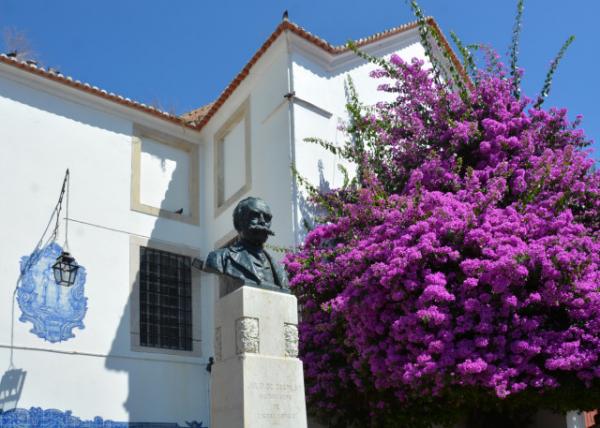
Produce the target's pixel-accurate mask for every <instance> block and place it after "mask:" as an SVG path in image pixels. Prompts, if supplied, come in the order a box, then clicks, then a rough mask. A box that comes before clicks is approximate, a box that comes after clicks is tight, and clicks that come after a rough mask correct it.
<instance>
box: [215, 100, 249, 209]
mask: <svg viewBox="0 0 600 428" xmlns="http://www.w3.org/2000/svg"><path fill="white" fill-rule="evenodd" d="M241 121H244V151H245V153H244V163H245V167H246V171H245V172H246V173H245V181H244V184H243V185H242V187H240V188H239V189H238V190H236V191H235V192H234V194H233V195H231V196H230V197H229V198H227V199H225V182H224V179H225V170H226V164H225V162H226V160H225V159H224V156H223V143H224V141H225V137H226V136H227V135H228V134H229V133H230V132H231V130H233V128H234V127H235V126H236V125H237V124H239V123H240V122H241ZM250 121H251V117H250V98H249V97H248V98H246V99H245V100H244V102H242V104H241V105H240V106H239V107H238V108H237V109H236V111H235V112H234V113H233V114H232V115H231V116H230V117H229V119H227V120H226V121H225V122H224V123H223V125H221V127H220V128H219V130H218V131H217V132H216V133H215V135H214V138H213V140H214V144H213V159H214V164H213V171H214V211H215V217H218V216H219V215H220V214H222V213H223V212H224V211H225V210H226V209H227V208H229V207H230V206H231V205H232V204H233V203H234V202H235V201H237V200H238V199H240V197H241V196H242V195H243V194H244V193H247V192H248V191H249V190H250V188H251V187H252V162H251V158H252V156H251V152H250V150H251V146H252V145H251V134H252V129H251V123H250Z"/></svg>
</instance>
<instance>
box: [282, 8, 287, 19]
mask: <svg viewBox="0 0 600 428" xmlns="http://www.w3.org/2000/svg"><path fill="white" fill-rule="evenodd" d="M281 19H282V20H284V21H287V20H288V11H287V10H284V11H283V16H282V17H281Z"/></svg>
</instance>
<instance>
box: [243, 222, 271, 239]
mask: <svg viewBox="0 0 600 428" xmlns="http://www.w3.org/2000/svg"><path fill="white" fill-rule="evenodd" d="M248 229H249V230H251V231H253V232H257V231H260V232H265V233H267V234H268V235H271V236H275V232H273V231H272V230H271V229H269V228H268V227H267V226H262V225H260V224H253V225H250V226H249V227H248Z"/></svg>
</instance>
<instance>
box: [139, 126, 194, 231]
mask: <svg viewBox="0 0 600 428" xmlns="http://www.w3.org/2000/svg"><path fill="white" fill-rule="evenodd" d="M144 137H146V138H150V139H152V140H154V141H156V142H157V143H159V144H164V145H165V146H169V147H171V148H174V149H177V150H181V151H183V152H185V153H187V155H188V158H189V177H188V183H189V184H188V202H189V206H190V214H189V215H186V214H177V213H174V212H171V211H169V210H165V209H162V208H160V207H155V206H152V205H148V204H144V203H142V202H141V185H142V183H141V182H142V176H141V171H142V139H143V138H144ZM198 168H199V148H198V145H197V144H192V143H190V142H188V141H185V140H182V139H180V138H176V137H173V136H170V135H167V134H165V133H162V132H160V131H157V130H154V129H150V128H146V127H144V126H140V125H134V127H133V135H132V137H131V210H132V211H137V212H140V213H143V214H149V215H152V216H155V217H162V218H168V219H170V220H177V221H180V222H183V223H188V224H192V225H199V224H200V218H199V209H200V207H199V197H200V195H199V185H200V183H199V170H198Z"/></svg>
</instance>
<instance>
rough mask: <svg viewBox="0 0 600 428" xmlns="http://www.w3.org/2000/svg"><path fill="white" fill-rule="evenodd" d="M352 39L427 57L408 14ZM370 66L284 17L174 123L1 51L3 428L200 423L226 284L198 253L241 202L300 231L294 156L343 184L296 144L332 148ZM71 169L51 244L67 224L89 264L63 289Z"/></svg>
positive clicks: (81, 259)
mask: <svg viewBox="0 0 600 428" xmlns="http://www.w3.org/2000/svg"><path fill="white" fill-rule="evenodd" d="M358 44H359V45H360V46H361V48H362V49H363V50H365V51H366V52H368V53H370V54H372V55H377V56H389V55H391V54H393V53H397V54H399V55H400V56H402V57H403V58H405V59H407V60H410V59H411V58H413V57H417V58H421V59H424V58H425V53H424V50H423V48H422V46H421V44H420V42H419V35H418V30H417V28H416V26H415V25H414V24H409V25H406V26H402V27H398V28H395V29H392V30H390V31H388V32H385V33H381V34H377V35H374V36H372V37H369V38H367V39H364V40H361V41H358ZM373 68H374V66H373V65H371V64H367V63H365V61H364V60H363V59H361V58H359V57H357V56H356V55H355V54H354V53H353V52H351V51H349V50H347V49H346V48H344V47H334V46H332V45H330V44H328V43H327V42H325V41H323V40H321V39H319V38H317V37H316V36H314V35H312V34H310V33H308V32H307V31H305V30H304V29H302V28H300V27H298V26H297V25H295V24H293V23H291V22H288V21H284V22H282V23H281V24H280V25H279V26H278V27H277V28H276V30H275V31H274V32H273V34H272V35H271V36H270V37H269V39H268V40H267V41H266V42H265V44H264V45H263V46H262V47H261V48H260V49H259V50H258V51H257V53H256V54H255V55H254V57H253V58H252V59H251V60H250V62H249V63H248V64H247V65H246V67H245V68H244V69H243V70H242V71H241V72H240V74H239V75H238V76H236V78H235V79H234V80H233V81H232V83H231V84H230V85H229V86H228V87H227V88H226V89H225V90H224V92H223V93H222V94H221V96H220V97H219V98H218V99H217V100H216V101H215V102H214V103H212V104H210V105H208V106H205V107H203V108H201V109H198V110H196V111H194V112H190V113H188V114H187V115H184V116H183V117H176V116H172V115H169V114H166V113H163V112H160V111H157V110H156V109H153V108H151V107H148V106H145V105H142V104H139V103H136V102H134V101H131V100H127V99H124V98H122V97H119V96H117V95H114V94H110V93H107V92H106V91H103V90H101V89H98V88H95V87H93V86H90V85H87V84H84V83H80V82H77V81H74V80H72V79H70V78H68V77H65V76H62V75H60V74H56V73H55V72H52V71H48V70H44V69H41V68H38V67H37V66H35V65H33V64H28V63H26V62H21V61H19V60H16V59H14V58H9V57H7V56H5V55H2V56H0V122H1V126H0V174H1V177H2V179H1V180H0V186H1V188H2V191H1V194H2V195H3V201H4V209H3V215H2V220H3V221H2V225H1V226H0V230H1V233H0V237H1V239H2V244H1V245H0V284H1V285H0V291H1V293H2V295H3V296H4V297H3V298H2V299H1V300H0V364H3V365H4V366H0V370H2V371H0V374H2V381H1V384H0V411H3V412H2V413H1V414H0V422H1V424H3V425H4V426H28V425H27V423H30V422H31V421H33V420H44V421H47V422H49V423H50V422H53V421H54V422H56V424H55V425H52V426H61V425H60V423H62V424H67V423H70V424H71V425H68V426H99V427H101V426H111V427H114V426H128V425H132V424H141V423H154V424H157V425H153V426H155V427H159V426H165V427H172V428H175V427H178V426H195V427H200V426H204V427H206V426H210V414H209V413H210V412H209V409H210V403H209V397H210V373H209V371H207V366H208V365H209V358H210V357H212V356H213V326H212V323H213V306H214V303H215V301H216V299H217V298H218V295H219V292H218V290H217V284H216V281H215V279H214V278H212V277H211V276H210V275H206V274H204V273H201V272H200V271H198V270H197V269H194V268H193V267H192V264H193V261H194V259H196V258H197V259H203V258H204V257H205V256H206V255H207V254H208V252H210V251H211V250H212V249H214V248H218V247H220V246H222V245H224V244H225V243H227V242H229V241H230V240H231V239H233V238H234V237H235V231H234V230H233V226H232V211H233V208H234V206H235V204H236V203H237V202H238V201H239V200H240V199H242V198H244V197H246V196H249V195H254V196H260V197H262V198H263V199H265V200H266V201H267V202H268V203H269V204H270V206H271V209H272V211H273V213H274V220H273V230H274V231H275V233H276V234H277V235H276V237H274V238H272V240H271V241H270V243H271V244H273V245H275V246H278V247H283V248H293V247H294V246H297V245H298V244H299V243H300V242H301V241H302V237H303V235H304V233H305V231H306V224H307V223H310V221H311V219H310V216H311V211H310V207H309V206H308V204H307V203H306V199H305V196H304V195H303V193H302V191H301V189H298V186H297V185H296V183H295V180H294V178H293V174H292V169H291V165H294V166H295V168H296V169H297V170H298V172H299V173H300V174H301V175H302V176H304V177H305V178H307V179H308V180H310V181H311V182H312V183H314V184H316V185H319V186H321V187H322V188H335V187H337V186H339V185H340V184H341V182H342V175H341V173H340V172H339V171H338V167H337V164H338V163H339V162H341V161H340V159H336V158H335V157H333V156H332V155H331V154H330V153H328V152H326V151H325V150H323V149H322V148H320V147H319V146H317V145H314V144H311V143H307V142H304V141H303V140H304V138H307V137H319V138H323V139H327V140H329V141H332V142H339V143H341V142H342V141H343V139H344V135H343V133H342V132H341V131H340V130H339V125H340V123H341V122H343V121H344V119H345V117H346V113H345V103H346V98H345V92H344V81H345V79H346V78H347V77H348V76H351V77H352V79H353V81H354V84H355V86H356V88H357V90H358V93H359V96H360V97H361V99H362V100H363V101H364V102H365V103H373V102H375V101H377V100H379V99H380V98H381V94H379V93H378V92H377V90H376V87H377V84H378V83H377V82H376V81H374V80H373V79H371V78H370V77H369V72H370V71H371V70H372V69H373ZM67 168H68V169H69V171H70V181H69V186H68V195H66V199H65V200H64V201H63V209H62V210H61V211H60V213H59V215H58V219H59V221H58V233H57V235H56V239H55V242H56V243H57V244H58V245H60V246H61V247H64V238H65V232H66V231H67V230H66V229H67V228H66V226H67V224H68V243H69V250H70V252H71V253H72V254H73V255H74V256H75V258H76V259H77V261H78V263H79V264H80V265H81V266H83V268H85V272H84V271H83V269H82V270H81V271H80V272H81V274H80V277H79V281H80V282H79V283H78V284H76V285H77V286H76V287H72V288H69V287H66V288H64V287H63V288H61V286H59V285H56V284H55V283H53V282H52V281H51V277H50V276H49V275H51V266H50V264H49V263H50V262H51V261H52V257H54V256H55V254H56V251H58V252H60V249H61V247H52V245H53V244H52V242H53V239H52V231H53V230H54V221H55V219H56V215H54V216H53V210H54V209H55V206H56V204H57V199H58V196H59V190H60V189H61V188H60V185H61V182H62V179H63V175H64V173H65V170H66V169H67ZM67 201H68V214H67V209H66V208H67V207H66V203H67ZM67 220H68V221H67ZM48 224H50V226H49V229H48V230H47V231H46V232H44V228H45V227H46V225H48ZM52 251H54V253H53V252H52ZM32 254H34V255H36V256H35V257H31V255H32ZM278 254H281V253H278ZM24 257H25V258H24ZM84 273H85V277H84ZM15 409H16V410H15ZM36 418H37V419H36ZM10 424H13V425H10ZM139 426H141V425H139Z"/></svg>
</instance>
